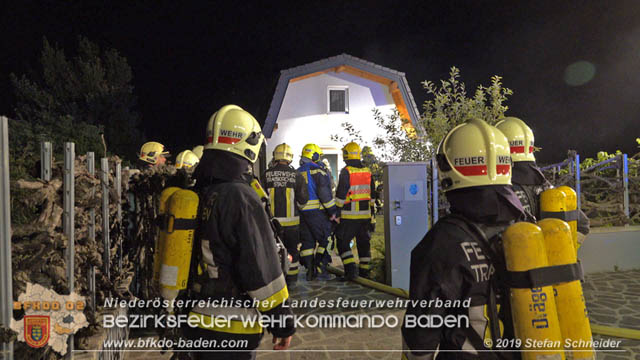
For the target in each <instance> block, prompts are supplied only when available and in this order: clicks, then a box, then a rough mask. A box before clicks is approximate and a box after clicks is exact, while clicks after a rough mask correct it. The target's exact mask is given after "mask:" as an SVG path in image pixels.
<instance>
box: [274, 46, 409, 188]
mask: <svg viewBox="0 0 640 360" xmlns="http://www.w3.org/2000/svg"><path fill="white" fill-rule="evenodd" d="M396 107H397V108H398V110H399V111H400V113H401V114H402V115H403V117H404V118H406V119H410V120H411V122H412V123H413V124H415V123H416V121H417V119H418V116H419V113H418V110H417V108H416V104H415V101H414V99H413V96H412V95H411V91H410V90H409V85H408V83H407V80H406V78H405V76H404V73H401V72H398V71H395V70H392V69H389V68H386V67H383V66H380V65H376V64H374V63H372V62H369V61H365V60H362V59H358V58H356V57H353V56H350V55H347V54H342V55H338V56H334V57H330V58H327V59H322V60H319V61H316V62H313V63H310V64H306V65H301V66H297V67H294V68H291V69H287V70H283V71H281V73H280V78H279V80H278V84H277V86H276V90H275V94H274V96H273V99H272V101H271V106H270V107H269V111H268V113H267V116H266V119H265V122H264V126H263V133H264V135H265V137H266V138H267V148H266V154H265V155H266V159H265V160H266V164H268V163H269V162H270V161H271V158H272V153H273V149H274V148H275V147H276V145H278V144H281V143H283V142H286V143H287V144H289V145H290V146H291V147H292V148H293V152H294V155H295V158H294V160H293V164H292V165H293V166H296V167H297V165H298V162H299V159H300V153H301V151H302V147H303V146H304V145H305V144H307V143H315V144H317V145H318V146H320V147H321V148H322V149H323V152H324V154H325V158H327V159H328V160H329V163H330V165H331V168H332V172H333V176H334V178H335V179H336V180H337V176H338V172H339V170H340V168H342V166H344V163H343V162H342V150H341V149H342V147H343V146H344V144H343V143H340V142H336V141H332V140H331V135H338V136H342V137H343V138H345V140H347V141H349V140H351V139H348V138H347V136H346V135H347V134H346V132H345V131H344V129H343V127H342V125H341V124H342V123H345V122H347V123H350V124H351V125H352V126H353V127H354V128H355V129H357V130H359V131H360V133H361V134H362V137H363V139H364V142H365V144H364V145H367V143H368V144H369V145H370V144H371V142H372V140H373V138H374V137H375V136H376V135H379V133H380V131H381V130H380V129H379V128H378V126H377V125H376V122H375V120H374V117H373V113H372V110H373V109H374V108H377V109H379V110H380V111H381V112H382V113H383V114H385V113H390V112H392V111H393V109H394V108H396ZM263 164H264V163H263Z"/></svg>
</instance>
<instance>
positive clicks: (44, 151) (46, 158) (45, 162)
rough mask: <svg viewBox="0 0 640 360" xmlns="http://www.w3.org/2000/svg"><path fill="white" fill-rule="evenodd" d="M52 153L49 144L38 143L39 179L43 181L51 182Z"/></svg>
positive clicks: (47, 142) (44, 142)
mask: <svg viewBox="0 0 640 360" xmlns="http://www.w3.org/2000/svg"><path fill="white" fill-rule="evenodd" d="M52 158H53V152H52V151H51V142H50V141H43V142H41V143H40V179H42V180H44V181H50V180H51V159H52Z"/></svg>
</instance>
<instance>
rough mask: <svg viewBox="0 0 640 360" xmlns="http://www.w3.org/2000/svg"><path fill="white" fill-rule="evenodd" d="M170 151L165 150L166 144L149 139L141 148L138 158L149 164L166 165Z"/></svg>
mask: <svg viewBox="0 0 640 360" xmlns="http://www.w3.org/2000/svg"><path fill="white" fill-rule="evenodd" d="M167 156H169V152H168V151H165V149H164V145H162V144H160V143H159V142H155V141H149V142H146V143H144V145H142V147H141V148H140V153H139V154H138V159H139V160H140V161H141V162H142V163H143V164H145V165H148V166H159V165H164V164H165V163H166V162H167Z"/></svg>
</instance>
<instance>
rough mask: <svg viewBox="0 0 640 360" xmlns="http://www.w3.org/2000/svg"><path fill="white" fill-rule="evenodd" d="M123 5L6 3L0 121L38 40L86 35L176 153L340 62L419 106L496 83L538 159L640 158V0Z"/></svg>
mask: <svg viewBox="0 0 640 360" xmlns="http://www.w3.org/2000/svg"><path fill="white" fill-rule="evenodd" d="M119 4H120V3H119V2H111V1H100V2H97V1H58V2H55V1H39V2H38V1H16V2H14V3H13V4H5V5H2V8H0V9H1V10H2V13H1V20H0V41H1V48H0V49H1V50H2V51H1V52H0V69H2V70H1V72H0V94H2V96H1V98H0V114H5V115H9V116H13V115H14V110H13V108H14V103H15V98H14V96H13V93H12V90H11V86H10V83H9V76H8V75H9V73H11V72H13V73H16V74H23V73H25V72H27V71H28V69H29V68H30V67H31V68H33V67H34V66H36V65H37V60H38V57H39V53H40V50H41V48H42V37H43V36H46V37H47V38H48V39H49V41H50V42H51V43H57V44H58V45H60V46H62V47H64V48H65V49H66V52H67V54H69V53H71V52H72V51H74V49H75V47H76V44H77V36H78V35H85V36H87V37H88V38H89V39H90V40H92V41H94V42H96V43H97V44H98V45H100V46H101V48H115V49H117V50H118V51H119V52H120V54H121V55H123V56H125V57H126V58H127V59H128V61H129V64H130V65H131V67H132V69H133V75H134V80H133V85H134V86H135V94H136V96H137V97H138V105H137V108H136V110H137V111H138V113H139V114H140V115H141V117H142V124H141V130H143V131H144V133H145V134H146V137H147V139H149V140H151V139H153V140H157V141H160V142H162V143H164V144H165V145H167V146H168V147H169V148H170V149H171V150H172V152H173V153H177V152H179V151H181V150H183V149H184V148H187V147H189V148H190V147H192V146H194V145H196V144H198V143H201V142H202V138H203V137H204V129H205V126H206V122H207V120H208V118H209V116H210V115H211V114H212V113H213V112H214V111H215V110H217V109H218V108H219V107H220V106H222V105H224V104H227V103H235V104H238V105H240V106H242V107H244V108H245V109H246V110H248V111H250V112H252V113H255V114H260V113H266V107H268V105H269V103H270V100H271V96H272V91H273V89H274V85H275V82H276V81H277V77H278V74H279V71H280V70H282V69H287V68H290V67H293V66H297V65H301V64H305V63H308V62H312V61H316V60H319V59H322V58H325V57H329V56H334V55H338V54H341V53H347V54H350V55H353V56H356V57H359V58H363V59H365V60H368V61H372V62H374V63H377V64H380V65H383V66H386V67H389V68H392V69H395V70H398V71H402V72H405V73H406V77H407V79H408V81H409V85H410V87H411V90H412V92H413V95H414V97H415V98H416V102H417V104H418V108H419V109H422V106H421V104H422V102H423V101H424V100H425V99H426V93H425V91H424V90H423V89H422V86H421V82H422V81H423V80H432V81H439V80H440V79H444V78H446V77H447V76H448V71H449V68H450V67H451V66H453V65H455V66H457V67H459V68H460V69H461V71H462V80H463V81H464V82H465V83H466V85H467V89H468V90H472V89H475V88H476V86H477V85H478V84H480V83H482V84H485V85H488V84H489V79H490V77H491V76H492V75H501V76H503V82H504V85H505V86H507V87H509V88H511V89H513V90H514V95H513V96H512V97H511V99H510V101H509V102H508V103H507V105H508V106H509V107H510V111H509V112H508V113H507V114H508V115H512V116H518V117H520V118H522V119H523V120H525V121H526V122H527V123H529V124H530V126H531V127H532V128H533V130H534V132H535V135H536V145H538V146H540V147H542V148H543V150H542V151H541V152H540V153H538V155H537V158H538V161H539V162H541V163H549V162H553V161H560V160H562V159H563V158H564V157H565V156H566V150H567V149H577V150H578V151H579V153H581V154H582V156H583V157H584V156H594V155H595V153H596V152H597V151H598V150H606V151H609V152H613V151H615V150H616V149H620V150H622V151H625V152H627V153H629V154H634V153H636V152H637V151H638V149H637V145H636V143H635V138H636V137H640V96H639V95H640V90H639V89H640V1H633V0H631V1H620V0H616V1H558V0H555V1H513V0H511V1H487V0H483V1H475V0H474V1H472V0H469V1H450V0H449V1H442V2H437V1H416V2H404V1H388V2H377V1H365V0H358V1H355V0H353V1H300V2H297V3H292V4H289V3H285V2H279V1H270V2H264V3H254V2H240V1H234V2H228V3H226V5H225V4H223V2H221V1H220V2H218V1H212V2H207V3H205V2H203V3H197V2H181V1H167V2H164V1H125V2H122V4H124V5H119ZM186 4H188V5H186ZM197 4H201V5H197ZM294 4H295V5H294ZM576 63H577V64H576ZM572 64H574V65H573V66H571V65H572ZM572 70H578V71H577V73H578V75H579V76H577V77H576V76H575V75H574V72H573V71H572ZM590 74H591V75H592V77H591V76H590ZM585 81H586V83H585ZM259 120H261V119H259Z"/></svg>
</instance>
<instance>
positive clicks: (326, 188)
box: [298, 161, 336, 215]
mask: <svg viewBox="0 0 640 360" xmlns="http://www.w3.org/2000/svg"><path fill="white" fill-rule="evenodd" d="M298 172H299V173H300V174H301V175H302V176H303V177H304V178H305V180H306V181H307V191H308V193H309V201H307V203H306V205H305V206H303V207H302V211H303V212H304V211H310V210H322V209H324V210H326V211H327V213H329V215H333V214H335V213H336V202H335V200H334V199H333V194H332V192H331V182H330V180H329V175H328V174H327V172H326V170H325V169H324V168H323V167H321V166H320V165H318V164H316V163H314V162H311V161H306V162H303V163H302V165H301V166H300V167H299V168H298Z"/></svg>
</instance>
